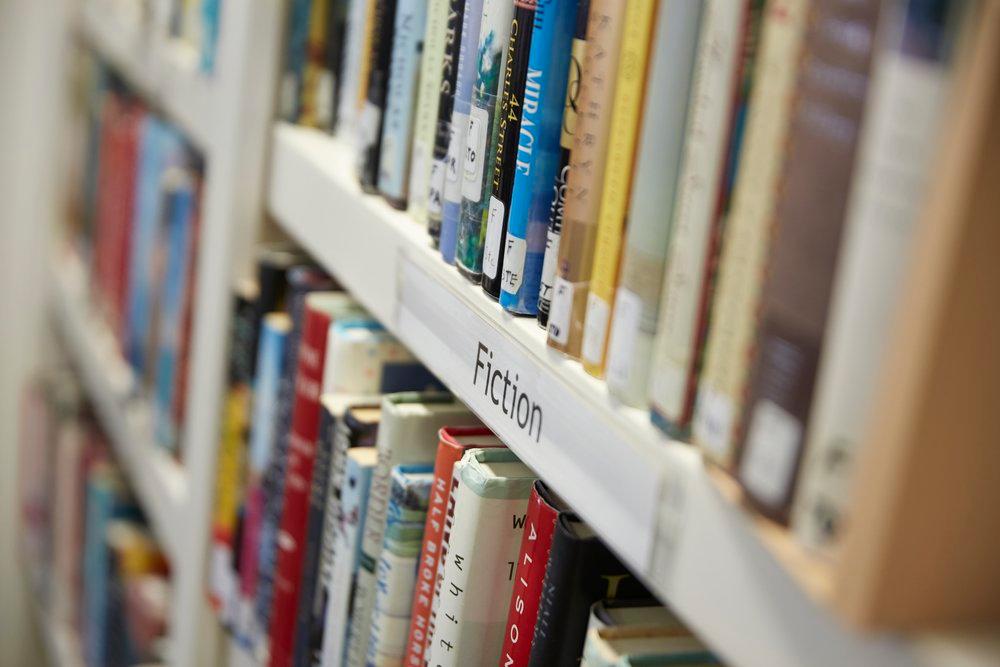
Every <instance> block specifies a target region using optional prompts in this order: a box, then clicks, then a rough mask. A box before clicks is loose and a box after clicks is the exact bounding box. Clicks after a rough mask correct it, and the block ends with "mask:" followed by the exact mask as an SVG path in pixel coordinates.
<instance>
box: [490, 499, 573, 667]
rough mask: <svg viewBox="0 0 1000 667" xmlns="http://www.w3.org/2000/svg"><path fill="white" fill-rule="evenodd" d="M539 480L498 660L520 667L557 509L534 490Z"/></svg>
mask: <svg viewBox="0 0 1000 667" xmlns="http://www.w3.org/2000/svg"><path fill="white" fill-rule="evenodd" d="M540 484H541V482H535V486H534V488H532V490H531V498H530V499H529V500H528V514H527V517H526V519H525V528H524V534H523V535H522V536H521V551H520V553H519V554H518V558H517V568H516V569H515V571H514V588H513V590H512V591H511V595H510V606H509V608H508V610H507V630H506V632H504V641H503V649H502V650H501V652H500V656H501V657H500V663H501V664H503V665H517V666H518V667H523V666H524V665H527V664H528V659H529V658H530V657H531V638H532V636H533V635H534V633H535V621H536V620H537V618H538V601H539V598H540V597H541V594H542V584H543V583H544V581H545V570H546V568H547V567H548V564H549V551H550V550H551V548H552V532H553V530H554V529H555V523H556V517H557V516H558V515H559V512H558V510H557V509H556V508H555V507H553V506H552V505H551V504H549V503H548V502H547V501H546V500H545V498H543V497H542V496H541V495H540V494H539V493H538V487H539V485H540Z"/></svg>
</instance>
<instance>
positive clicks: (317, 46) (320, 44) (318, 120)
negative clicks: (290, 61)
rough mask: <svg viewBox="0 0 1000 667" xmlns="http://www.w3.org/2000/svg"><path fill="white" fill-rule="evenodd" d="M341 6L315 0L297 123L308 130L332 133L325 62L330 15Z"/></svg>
mask: <svg viewBox="0 0 1000 667" xmlns="http://www.w3.org/2000/svg"><path fill="white" fill-rule="evenodd" d="M340 4H341V3H340V2H338V1H337V0H312V7H310V9H309V29H308V33H307V37H306V48H305V57H304V58H303V62H302V73H301V85H300V87H299V102H298V117H297V121H298V123H299V124H300V125H305V126H306V127H315V128H318V129H320V130H328V129H330V122H331V121H332V115H333V114H332V112H331V109H330V106H329V104H330V101H331V99H330V95H329V92H328V89H329V87H330V85H331V83H332V81H331V78H332V74H331V72H330V70H329V69H328V68H327V62H326V57H327V40H328V39H329V37H330V34H329V30H330V13H331V12H332V11H333V10H334V7H335V6H338V5H340Z"/></svg>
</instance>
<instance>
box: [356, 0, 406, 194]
mask: <svg viewBox="0 0 1000 667" xmlns="http://www.w3.org/2000/svg"><path fill="white" fill-rule="evenodd" d="M374 1H375V8H374V15H373V16H372V18H371V44H370V46H371V49H370V53H371V55H370V56H369V61H370V66H369V70H368V79H367V84H366V95H365V101H364V104H363V105H362V107H361V116H360V118H359V121H358V130H359V135H358V137H359V150H358V161H359V163H358V180H360V181H361V187H362V189H364V190H365V192H375V191H376V190H377V187H378V167H379V161H380V160H379V158H380V153H381V149H382V128H383V127H384V126H385V109H386V95H387V94H388V82H389V61H390V60H391V58H392V44H393V39H394V37H393V34H394V33H395V27H396V5H397V0H374Z"/></svg>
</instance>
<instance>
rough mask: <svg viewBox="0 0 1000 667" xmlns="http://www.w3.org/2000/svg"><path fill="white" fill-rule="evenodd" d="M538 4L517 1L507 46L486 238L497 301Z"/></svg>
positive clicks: (486, 281) (491, 290)
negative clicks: (532, 34) (532, 35)
mask: <svg viewBox="0 0 1000 667" xmlns="http://www.w3.org/2000/svg"><path fill="white" fill-rule="evenodd" d="M536 6H537V2H536V0H514V16H513V18H512V19H511V23H510V38H509V39H508V42H507V62H506V65H505V67H504V74H503V92H502V93H501V95H500V100H499V105H500V106H499V111H498V112H497V113H498V116H497V150H496V156H495V157H494V159H493V164H492V165H490V167H491V170H492V181H493V182H492V185H491V190H490V201H489V207H488V209H487V212H486V237H485V240H484V245H483V277H482V281H481V284H482V286H483V291H484V292H486V293H487V294H488V295H490V296H491V297H493V298H494V299H499V298H500V285H501V282H502V279H503V272H502V270H501V269H502V268H503V253H504V249H505V245H506V240H505V239H506V236H507V223H508V221H509V219H510V200H511V195H512V193H513V188H514V169H515V167H516V164H517V145H518V141H517V137H518V135H519V134H520V130H521V109H522V107H523V106H524V92H525V85H526V84H527V80H528V58H529V57H530V55H531V33H532V29H533V26H534V19H535V8H536Z"/></svg>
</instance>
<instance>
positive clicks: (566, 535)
mask: <svg viewBox="0 0 1000 667" xmlns="http://www.w3.org/2000/svg"><path fill="white" fill-rule="evenodd" d="M649 597H651V595H650V593H649V591H647V590H646V588H645V587H644V586H643V585H642V583H641V582H640V581H639V580H638V579H636V578H635V577H634V576H633V575H632V574H631V573H630V572H629V571H628V569H627V568H626V567H625V566H624V565H623V564H622V563H621V561H619V560H618V558H617V557H616V556H615V555H614V554H613V553H611V550H610V549H608V547H607V546H606V545H605V544H604V543H603V542H602V541H601V540H600V538H598V537H597V535H596V534H595V533H594V531H593V529H591V528H590V526H588V525H587V524H585V523H584V522H583V521H581V520H580V519H579V518H578V517H576V516H575V515H574V514H572V513H569V512H562V513H560V514H559V517H558V518H557V519H556V525H555V530H554V532H553V535H552V547H551V550H550V554H549V564H548V567H547V568H546V570H545V582H544V584H543V585H542V594H541V597H540V601H539V604H538V620H537V621H536V622H535V635H534V637H533V638H532V641H531V658H530V660H529V661H528V664H529V665H532V666H535V665H537V666H539V667H540V666H541V665H566V664H573V663H575V662H576V661H577V660H579V659H580V655H581V654H582V652H583V643H584V639H585V635H586V631H587V620H588V615H589V612H590V606H591V605H592V604H594V602H596V601H597V600H607V599H615V598H649Z"/></svg>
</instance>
